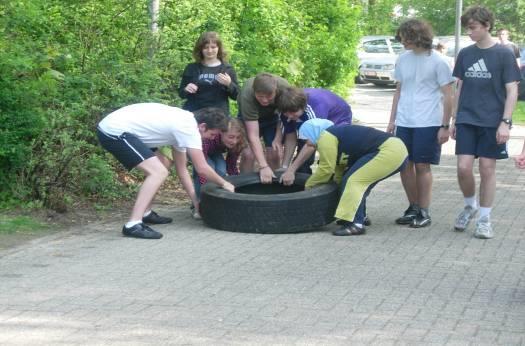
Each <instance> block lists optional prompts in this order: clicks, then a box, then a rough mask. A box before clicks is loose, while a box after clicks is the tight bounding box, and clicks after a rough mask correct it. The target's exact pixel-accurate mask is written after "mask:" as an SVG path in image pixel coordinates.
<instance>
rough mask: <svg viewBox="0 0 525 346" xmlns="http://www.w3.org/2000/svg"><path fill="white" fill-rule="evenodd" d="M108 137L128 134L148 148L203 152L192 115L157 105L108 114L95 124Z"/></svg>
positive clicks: (136, 106)
mask: <svg viewBox="0 0 525 346" xmlns="http://www.w3.org/2000/svg"><path fill="white" fill-rule="evenodd" d="M98 127H99V129H100V130H101V131H102V132H105V133H107V134H109V135H114V136H120V135H121V134H122V133H124V132H128V133H131V134H133V135H135V136H137V138H139V139H140V140H141V141H142V142H143V143H144V144H146V145H147V146H148V147H150V148H155V147H160V146H163V145H172V146H173V147H174V148H175V149H176V150H177V151H180V152H185V151H186V148H194V149H200V150H202V139H201V135H200V132H199V129H198V125H197V121H196V120H195V117H194V116H193V113H190V112H188V111H185V110H182V109H180V108H176V107H170V106H166V105H163V104H160V103H137V104H133V105H129V106H126V107H123V108H120V109H118V110H116V111H114V112H113V113H110V114H108V115H107V116H106V117H105V118H104V119H102V121H101V122H100V123H99V124H98Z"/></svg>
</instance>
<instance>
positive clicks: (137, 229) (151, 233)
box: [122, 223, 162, 239]
mask: <svg viewBox="0 0 525 346" xmlns="http://www.w3.org/2000/svg"><path fill="white" fill-rule="evenodd" d="M122 234H123V235H124V236H125V237H133V238H142V239H160V238H162V233H159V232H157V231H155V230H153V229H151V228H150V227H148V226H147V225H145V224H143V223H138V224H136V225H135V226H133V227H130V228H127V227H126V226H124V227H122Z"/></svg>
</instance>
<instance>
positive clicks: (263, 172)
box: [244, 120, 274, 183]
mask: <svg viewBox="0 0 525 346" xmlns="http://www.w3.org/2000/svg"><path fill="white" fill-rule="evenodd" d="M244 124H245V125H246V136H247V137H248V144H249V145H250V148H251V149H252V152H253V155H254V156H255V160H257V163H258V164H259V167H260V171H259V175H260V176H261V182H262V183H271V182H272V177H273V176H274V175H273V171H272V169H271V168H270V166H269V165H268V162H267V161H266V158H265V157H264V149H263V147H262V144H261V140H260V136H259V122H258V121H257V120H246V121H244Z"/></svg>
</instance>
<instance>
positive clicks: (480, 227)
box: [474, 216, 494, 239]
mask: <svg viewBox="0 0 525 346" xmlns="http://www.w3.org/2000/svg"><path fill="white" fill-rule="evenodd" d="M474 237H476V238H479V239H490V238H493V237H494V233H493V232H492V227H491V226H490V221H489V218H488V217H486V216H484V217H482V218H481V219H479V220H478V222H477V224H476V230H475V231H474Z"/></svg>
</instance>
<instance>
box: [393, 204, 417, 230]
mask: <svg viewBox="0 0 525 346" xmlns="http://www.w3.org/2000/svg"><path fill="white" fill-rule="evenodd" d="M418 213H419V207H417V206H414V205H410V206H409V207H408V209H407V210H405V213H404V214H403V216H401V217H398V218H397V219H396V223H397V224H398V225H410V224H411V223H412V220H414V219H415V218H416V216H417V214H418Z"/></svg>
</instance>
